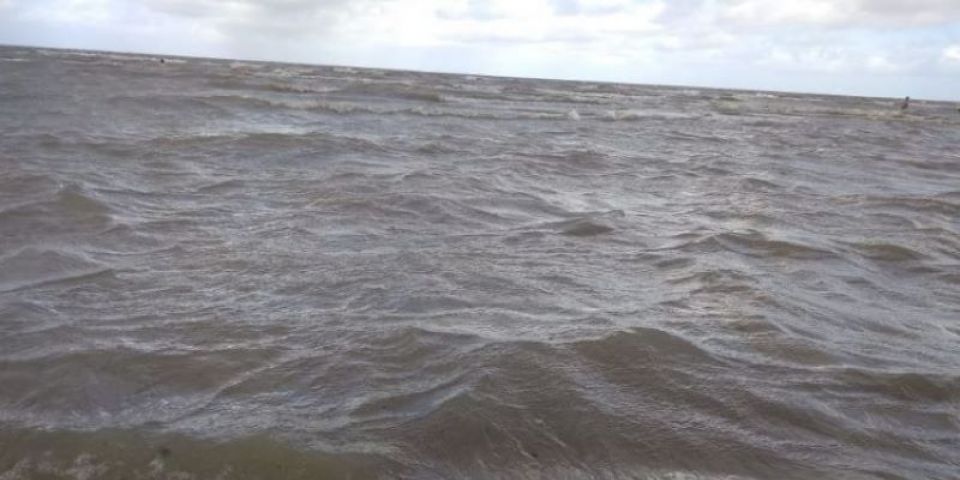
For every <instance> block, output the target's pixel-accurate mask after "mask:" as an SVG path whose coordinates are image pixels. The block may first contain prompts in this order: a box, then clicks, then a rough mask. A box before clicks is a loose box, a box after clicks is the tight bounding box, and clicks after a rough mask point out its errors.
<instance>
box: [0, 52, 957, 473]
mask: <svg viewBox="0 0 960 480" xmlns="http://www.w3.org/2000/svg"><path fill="white" fill-rule="evenodd" d="M905 94H914V95H915V96H922V92H905ZM957 106H958V105H952V104H947V103H936V102H923V101H915V102H914V103H913V104H912V105H911V107H910V108H909V109H908V110H907V111H906V112H902V111H901V110H900V108H899V102H898V101H897V100H895V99H873V98H852V97H835V96H815V95H793V94H779V93H772V92H745V91H723V90H709V89H692V88H667V87H653V86H639V85H619V84H600V83H576V82H560V81H546V80H530V79H510V78H491V77H483V76H463V75H441V74H427V73H414V72H403V71H385V70H369V69H354V68H345V67H322V66H306V65H287V64H275V63H253V62H233V61H221V60H207V59H184V58H166V59H165V61H164V62H163V63H161V61H160V58H159V57H154V56H137V55H118V54H106V53H95V52H80V51H55V50H38V49H27V48H13V47H4V48H0V479H2V480H28V479H41V478H42V479H59V478H64V479H75V480H92V479H100V478H105V479H128V480H130V479H176V480H188V479H220V480H229V479H260V478H263V479H339V478H351V479H366V478H384V479H418V480H419V479H424V480H440V479H527V478H530V479H588V478H598V479H619V478H625V479H626V478H630V479H673V480H681V479H731V480H732V479H737V480H741V479H851V480H852V479H857V480H859V479H886V480H888V479H957V478H960V113H958V111H957Z"/></svg>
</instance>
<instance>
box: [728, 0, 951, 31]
mask: <svg viewBox="0 0 960 480" xmlns="http://www.w3.org/2000/svg"><path fill="white" fill-rule="evenodd" d="M719 15H720V19H721V20H724V21H731V22H735V23H737V24H740V25H749V26H772V25H816V26H833V27H837V26H841V27H844V26H845V27H850V26H869V25H873V26H885V27H905V26H907V27H909V26H922V25H936V24H947V23H951V22H957V21H960V1H957V0H910V1H904V0H779V1H776V2H772V1H769V0H727V1H722V2H721V7H720V9H719Z"/></svg>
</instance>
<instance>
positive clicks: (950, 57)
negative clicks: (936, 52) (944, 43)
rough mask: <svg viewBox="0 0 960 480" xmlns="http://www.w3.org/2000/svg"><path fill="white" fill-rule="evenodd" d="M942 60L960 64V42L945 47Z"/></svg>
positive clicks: (946, 62) (941, 56)
mask: <svg viewBox="0 0 960 480" xmlns="http://www.w3.org/2000/svg"><path fill="white" fill-rule="evenodd" d="M940 60H941V61H942V62H943V63H945V64H953V65H960V44H957V45H950V46H948V47H947V48H944V49H943V52H942V53H941V54H940Z"/></svg>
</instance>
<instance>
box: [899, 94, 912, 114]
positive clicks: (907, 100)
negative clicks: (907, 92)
mask: <svg viewBox="0 0 960 480" xmlns="http://www.w3.org/2000/svg"><path fill="white" fill-rule="evenodd" d="M908 108H910V97H907V98H904V99H903V103H901V104H900V110H901V111H904V112H905V111H907V109H908Z"/></svg>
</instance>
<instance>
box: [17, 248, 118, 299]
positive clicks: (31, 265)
mask: <svg viewBox="0 0 960 480" xmlns="http://www.w3.org/2000/svg"><path fill="white" fill-rule="evenodd" d="M112 273H113V269H111V268H109V267H107V266H106V265H103V264H101V263H99V262H96V261H93V260H90V259H88V258H85V257H84V256H82V255H79V254H76V253H68V252H65V251H61V250H51V249H42V248H37V247H25V248H22V249H20V250H17V251H14V252H12V253H8V254H6V255H4V256H2V257H0V292H10V291H14V290H22V289H24V288H30V287H37V286H42V285H49V284H55V283H63V282H79V281H85V282H89V281H91V280H92V279H93V277H97V276H101V275H104V274H112Z"/></svg>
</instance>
